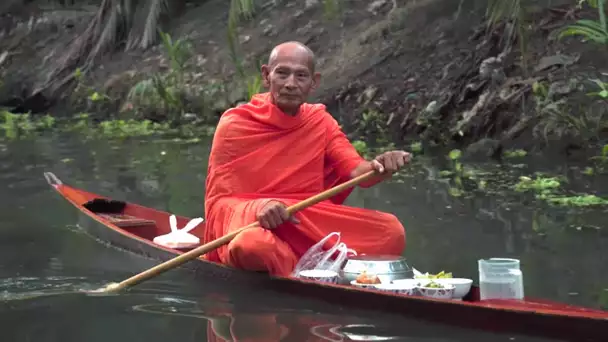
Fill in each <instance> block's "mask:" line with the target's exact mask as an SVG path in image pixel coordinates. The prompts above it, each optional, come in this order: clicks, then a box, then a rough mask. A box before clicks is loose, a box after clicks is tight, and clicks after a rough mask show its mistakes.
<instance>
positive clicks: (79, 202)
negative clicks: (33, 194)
mask: <svg viewBox="0 0 608 342" xmlns="http://www.w3.org/2000/svg"><path fill="white" fill-rule="evenodd" d="M45 176H46V177H47V180H48V181H49V183H50V184H51V185H52V186H53V188H54V189H55V190H56V191H57V192H58V193H59V194H61V195H62V196H63V197H64V198H65V199H66V200H67V201H69V202H70V203H71V204H72V205H74V206H75V207H76V208H77V209H78V213H79V215H80V221H79V224H80V226H81V227H82V228H83V229H84V230H86V231H87V232H88V233H89V234H91V235H93V236H95V237H97V238H99V239H101V240H103V241H105V242H108V243H110V244H112V245H115V246H117V247H120V248H123V249H126V250H129V251H132V252H134V253H137V254H140V255H144V256H148V257H152V258H155V259H158V260H163V261H164V260H167V259H170V258H173V257H175V256H176V255H178V254H181V253H183V252H184V250H177V249H170V248H166V247H163V246H160V245H157V244H155V243H153V242H152V240H153V239H154V237H156V236H159V235H163V234H167V233H169V232H170V226H169V216H170V214H169V213H166V212H163V211H159V210H155V209H151V208H146V207H143V206H140V205H137V204H132V203H126V204H124V202H116V203H117V204H119V205H120V206H121V205H124V208H123V209H122V211H121V213H120V214H96V213H94V212H93V211H91V210H89V209H86V208H85V206H84V205H85V204H86V203H87V202H89V201H92V200H94V199H106V200H108V199H107V198H105V197H103V196H99V195H96V194H93V193H89V192H86V191H83V190H80V189H76V188H74V187H70V186H68V185H65V184H63V183H61V182H60V181H59V180H58V179H57V178H56V177H55V176H54V175H52V174H50V173H45ZM121 203H122V204H121ZM189 220H190V219H189V218H186V217H177V223H178V225H179V226H184V225H185V224H186V223H187V222H188V221H189ZM203 229H204V225H203V224H201V225H199V226H198V227H196V228H195V229H194V230H192V231H191V233H192V234H195V235H198V236H201V233H202V230H203ZM183 267H184V268H187V269H192V270H194V271H195V272H200V273H201V276H204V277H205V278H206V279H214V281H230V282H233V283H234V282H236V283H240V284H247V286H248V287H250V288H252V289H254V290H255V289H256V288H260V289H264V290H267V289H273V290H274V291H277V292H285V293H289V294H297V295H298V296H302V297H314V298H321V299H323V300H325V301H328V302H332V303H335V304H337V305H341V306H348V307H352V308H360V309H367V310H381V311H383V312H386V313H392V314H400V315H403V316H407V317H411V318H415V319H420V320H426V321H430V322H437V323H442V324H449V325H454V326H461V327H467V328H472V329H479V330H487V331H497V332H509V333H516V334H526V335H532V336H544V337H553V338H558V339H568V340H575V341H577V342H583V341H596V340H597V341H599V340H600V339H601V336H602V335H605V333H606V331H608V312H606V311H602V310H595V309H588V308H582V307H576V306H571V305H565V304H560V303H553V302H549V301H540V300H530V299H526V300H525V301H512V300H488V301H480V300H479V290H478V288H477V287H475V286H473V287H472V290H471V292H470V293H469V294H468V295H467V296H466V297H465V298H464V299H463V301H453V300H438V299H431V298H423V297H417V296H405V295H395V294H388V293H383V292H379V291H374V290H367V289H359V288H353V287H350V286H346V285H334V284H320V283H314V282H310V281H306V280H299V279H291V278H281V277H269V276H268V275H265V274H261V273H256V272H246V271H242V270H237V269H233V268H230V267H226V266H223V265H220V264H217V263H212V262H209V261H206V260H204V259H202V258H200V259H197V260H193V261H191V262H188V263H186V264H184V266H183Z"/></svg>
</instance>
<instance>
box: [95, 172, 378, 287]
mask: <svg viewBox="0 0 608 342" xmlns="http://www.w3.org/2000/svg"><path fill="white" fill-rule="evenodd" d="M375 175H376V171H369V172H367V173H365V174H363V175H361V176H358V177H355V178H353V179H351V180H349V181H347V182H344V183H342V184H340V185H338V186H335V187H333V188H331V189H328V190H326V191H323V192H321V193H320V194H317V195H315V196H312V197H310V198H308V199H305V200H304V201H302V202H299V203H296V204H294V205H292V206H290V207H288V208H287V212H288V213H289V214H293V213H295V212H297V211H300V210H302V209H305V208H308V207H310V206H312V205H314V204H317V203H319V202H322V201H325V200H327V199H329V198H331V197H333V196H335V195H337V194H338V193H340V192H342V191H344V190H346V189H348V188H350V187H352V186H356V185H358V184H359V183H361V182H364V181H366V180H369V179H371V178H372V177H373V176H375ZM259 225H260V223H259V222H254V223H252V224H250V225H248V226H245V227H243V228H240V229H238V230H235V231H234V232H232V233H230V234H227V235H224V236H222V237H221V238H219V239H216V240H213V241H211V242H209V243H206V244H204V245H202V246H199V247H197V248H195V249H193V250H191V251H188V252H186V253H183V254H180V255H179V256H177V257H175V258H173V259H170V260H167V261H165V262H163V263H162V264H159V265H156V266H154V267H152V268H150V269H148V270H146V271H144V272H141V273H139V274H136V275H134V276H132V277H131V278H129V279H126V280H123V281H122V282H120V283H112V284H109V285H108V286H106V287H105V288H102V289H100V290H96V291H94V292H111V291H120V290H122V289H124V288H126V287H129V286H134V285H137V284H139V283H141V282H143V281H145V280H148V279H150V278H152V277H155V276H158V275H160V274H161V273H163V272H165V271H168V270H170V269H172V268H175V267H178V266H180V265H181V264H183V263H185V262H187V261H190V260H192V259H195V258H197V257H199V256H201V255H203V254H206V253H209V252H211V251H213V250H215V249H217V248H219V247H221V246H223V245H225V244H227V243H229V242H230V241H231V240H232V239H234V237H235V236H237V235H238V234H239V233H241V232H242V231H244V230H246V229H249V228H255V227H259Z"/></svg>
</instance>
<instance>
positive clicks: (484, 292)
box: [479, 258, 524, 300]
mask: <svg viewBox="0 0 608 342" xmlns="http://www.w3.org/2000/svg"><path fill="white" fill-rule="evenodd" d="M479 297H480V298H481V299H482V300H485V299H523V298H524V285H523V274H522V272H521V270H520V266H519V260H516V259H502V258H490V259H489V260H479Z"/></svg>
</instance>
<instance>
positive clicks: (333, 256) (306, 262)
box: [291, 232, 357, 278]
mask: <svg viewBox="0 0 608 342" xmlns="http://www.w3.org/2000/svg"><path fill="white" fill-rule="evenodd" d="M334 236H337V238H338V239H337V241H336V243H335V244H334V245H333V246H332V247H330V248H329V249H327V250H326V249H325V248H324V246H325V245H326V244H327V242H328V241H329V239H331V238H332V237H334ZM349 254H350V255H357V252H356V251H354V250H352V249H350V248H348V247H347V246H346V244H345V243H344V242H340V233H337V232H333V233H330V234H329V235H327V236H326V237H324V238H323V239H322V240H321V241H319V242H317V243H316V244H315V245H314V246H312V247H310V248H309V249H308V251H306V253H304V255H302V258H300V261H298V264H297V265H296V267H295V268H294V270H293V272H292V274H291V276H292V277H294V278H299V277H300V272H302V271H307V270H327V271H334V272H339V271H340V269H341V268H342V264H343V263H344V261H345V260H346V259H347V258H348V256H349Z"/></svg>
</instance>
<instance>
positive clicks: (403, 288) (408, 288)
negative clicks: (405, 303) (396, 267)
mask: <svg viewBox="0 0 608 342" xmlns="http://www.w3.org/2000/svg"><path fill="white" fill-rule="evenodd" d="M374 288H375V289H377V290H380V291H383V292H390V293H394V294H404V295H408V296H412V295H414V294H415V293H416V286H415V285H414V284H394V283H392V284H376V285H374Z"/></svg>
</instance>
